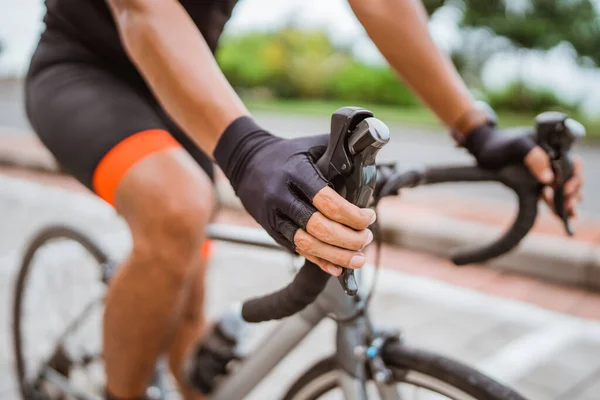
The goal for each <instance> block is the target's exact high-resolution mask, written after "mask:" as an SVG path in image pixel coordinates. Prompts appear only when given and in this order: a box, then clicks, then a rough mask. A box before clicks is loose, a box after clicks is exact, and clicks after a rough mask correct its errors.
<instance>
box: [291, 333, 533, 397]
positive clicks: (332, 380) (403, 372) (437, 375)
mask: <svg viewBox="0 0 600 400" xmlns="http://www.w3.org/2000/svg"><path fill="white" fill-rule="evenodd" d="M382 358H383V360H384V361H385V363H386V365H387V367H388V368H390V369H391V371H392V373H393V377H394V384H393V385H395V386H396V389H395V390H396V392H397V393H398V395H397V396H395V398H399V399H411V400H413V399H414V400H420V399H427V400H445V399H452V400H525V398H524V397H523V396H521V395H520V394H519V393H517V392H515V391H514V390H512V389H510V388H508V387H506V386H504V385H502V384H500V383H498V382H496V381H494V380H493V379H491V378H488V377H487V376H485V375H483V374H482V373H480V372H478V371H476V370H474V369H472V368H469V367H467V366H466V365H463V364H461V363H458V362H456V361H453V360H451V359H448V358H446V357H444V356H441V355H437V354H433V353H429V352H426V351H421V350H416V349H411V348H408V347H404V346H402V345H400V344H398V343H390V344H389V345H387V346H385V347H384V349H383V352H382ZM367 391H368V394H369V399H370V400H371V399H383V400H386V398H385V397H381V396H379V395H378V394H377V393H378V392H377V388H376V386H375V384H374V382H372V381H371V382H369V383H368V385H367ZM314 399H320V400H334V399H335V400H337V399H340V400H343V399H344V393H343V391H342V389H341V386H340V371H339V369H338V367H337V364H336V362H335V359H334V358H333V357H332V358H326V359H324V360H322V361H320V362H318V363H317V364H315V365H313V366H312V367H311V368H310V369H309V370H308V371H307V372H306V373H304V375H302V376H301V377H300V379H298V380H297V381H296V383H294V385H293V386H292V387H291V388H290V390H289V391H288V393H287V394H286V395H285V397H284V400H314Z"/></svg>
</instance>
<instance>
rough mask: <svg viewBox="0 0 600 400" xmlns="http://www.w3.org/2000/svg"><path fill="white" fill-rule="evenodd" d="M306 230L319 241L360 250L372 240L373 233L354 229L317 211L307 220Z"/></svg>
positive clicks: (367, 230)
mask: <svg viewBox="0 0 600 400" xmlns="http://www.w3.org/2000/svg"><path fill="white" fill-rule="evenodd" d="M306 231H307V232H308V233H309V234H311V235H312V236H314V237H316V238H317V239H319V240H320V241H321V242H324V243H328V244H331V245H333V246H337V247H341V248H344V249H348V250H361V249H363V248H364V247H365V246H366V245H368V244H369V243H371V241H372V240H373V233H372V232H371V231H370V230H369V229H364V230H362V231H355V230H353V229H350V228H348V227H347V226H344V225H342V224H340V223H339V222H334V221H331V220H330V219H327V218H326V217H325V216H324V215H323V214H321V213H320V212H319V211H317V212H315V213H314V214H313V215H312V216H311V217H310V219H309V220H308V223H307V224H306Z"/></svg>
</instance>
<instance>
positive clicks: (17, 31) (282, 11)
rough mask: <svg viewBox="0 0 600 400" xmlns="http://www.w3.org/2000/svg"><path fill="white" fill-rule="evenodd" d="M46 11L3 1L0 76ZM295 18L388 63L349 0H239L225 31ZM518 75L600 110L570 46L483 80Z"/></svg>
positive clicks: (443, 26)
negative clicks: (520, 73)
mask: <svg viewBox="0 0 600 400" xmlns="http://www.w3.org/2000/svg"><path fill="white" fill-rule="evenodd" d="M43 13H44V4H43V0H0V39H2V40H3V41H4V45H5V50H4V52H3V54H2V55H0V76H22V75H23V74H24V72H25V71H26V69H27V66H28V62H29V57H30V56H31V53H32V52H33V50H34V47H35V44H36V41H37V39H38V36H39V34H40V32H41V30H42V28H43V26H42V23H41V19H42V17H43ZM292 18H293V20H294V22H296V23H297V24H299V25H301V26H304V27H318V28H322V29H325V30H327V32H328V33H329V34H330V36H331V38H332V39H333V40H335V41H342V42H344V43H349V42H353V49H354V51H355V54H356V55H357V56H359V57H360V58H362V59H363V60H365V61H366V62H369V63H384V62H385V60H384V59H383V57H382V56H381V54H380V53H379V51H378V50H377V48H376V47H375V46H374V45H373V43H372V42H371V41H370V39H369V38H368V37H367V35H366V33H365V31H364V29H363V28H362V26H361V25H360V24H359V22H358V21H357V19H356V18H355V17H354V15H353V14H352V10H351V9H350V7H349V6H348V3H347V1H346V0H240V2H239V3H238V5H237V6H236V8H235V10H234V13H233V16H232V19H231V20H230V22H229V23H228V25H227V27H226V30H227V31H228V32H232V33H234V32H244V31H250V30H261V29H265V28H268V29H272V28H276V27H277V26H280V25H283V24H285V23H286V22H288V21H289V20H290V19H292ZM456 18H457V15H455V14H454V13H453V12H451V11H447V12H441V13H438V14H436V16H435V18H434V20H432V22H431V24H430V31H431V33H432V36H433V37H434V40H435V41H436V43H437V44H438V46H440V47H441V48H442V49H450V48H451V47H452V46H455V45H457V44H458V43H459V38H458V35H457V32H456V28H455V24H454V22H455V20H456ZM517 71H521V72H522V73H523V74H524V75H525V76H526V79H527V80H528V82H530V83H531V84H532V85H536V86H540V87H549V88H552V89H554V90H555V91H557V92H558V93H559V94H560V95H561V96H565V97H566V98H567V99H583V100H584V107H585V109H586V111H587V112H588V113H589V114H594V113H595V112H596V110H598V109H600V71H597V70H593V71H582V70H581V69H580V68H578V67H577V66H576V65H575V63H574V61H573V57H572V54H571V53H570V49H568V47H560V48H557V49H555V50H554V51H552V52H549V53H547V54H545V55H543V56H542V55H539V54H530V55H528V56H527V57H521V58H517V57H515V56H514V55H511V54H497V55H496V56H494V57H493V58H492V59H490V61H489V62H488V64H487V66H486V69H485V71H484V82H485V83H486V84H487V85H488V86H490V87H502V86H503V85H505V84H506V83H507V82H508V81H510V80H511V79H513V78H514V76H515V75H516V73H517Z"/></svg>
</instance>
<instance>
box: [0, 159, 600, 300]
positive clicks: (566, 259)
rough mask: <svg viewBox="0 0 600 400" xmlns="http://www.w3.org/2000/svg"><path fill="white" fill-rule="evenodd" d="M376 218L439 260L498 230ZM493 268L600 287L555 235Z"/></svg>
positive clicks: (592, 256) (44, 167)
mask: <svg viewBox="0 0 600 400" xmlns="http://www.w3.org/2000/svg"><path fill="white" fill-rule="evenodd" d="M0 165H3V166H9V167H13V168H22V169H29V170H35V171H39V172H45V173H51V174H58V173H59V169H58V166H57V165H56V163H55V162H54V160H52V159H49V158H47V157H46V155H45V154H44V156H43V157H40V153H39V152H38V151H34V152H32V154H31V155H30V156H21V157H20V156H19V155H14V154H11V153H10V152H0ZM217 192H218V196H219V200H220V203H221V204H222V205H223V206H224V207H226V208H229V209H233V210H237V211H243V210H244V207H243V206H242V204H241V202H240V201H239V199H238V198H237V197H236V196H235V193H234V192H233V189H232V188H231V186H230V185H229V183H228V182H227V181H226V180H224V179H217ZM382 211H383V212H382V213H381V214H380V222H381V226H382V230H383V237H384V242H386V243H390V244H394V245H398V246H402V247H404V248H406V249H410V250H416V251H421V252H425V253H429V254H433V255H436V256H440V257H445V258H447V257H449V256H450V255H451V254H452V253H453V252H454V251H456V250H457V249H459V248H462V247H470V246H473V245H477V244H483V243H487V242H490V241H491V240H493V239H494V238H497V237H498V236H499V235H500V234H501V233H502V232H501V228H498V227H495V226H491V225H488V224H484V223H478V222H472V221H464V220H460V219H456V218H450V217H444V216H441V215H435V217H431V218H428V217H427V216H424V215H412V214H411V213H410V212H409V211H407V210H397V209H394V212H393V213H389V212H387V213H386V212H385V211H384V210H382ZM487 265H488V266H490V267H492V268H497V269H501V270H506V271H511V272H515V273H522V274H527V275H531V276H535V277H539V278H542V279H545V280H550V281H555V282H560V283H565V284H570V285H576V286H580V287H586V288H593V289H600V246H597V245H594V244H591V243H585V242H580V241H576V240H570V239H568V238H562V237H557V236H553V235H544V234H540V233H532V234H530V235H528V236H527V237H526V238H525V239H524V240H523V242H522V243H521V244H520V245H519V247H518V248H516V249H515V250H513V251H512V252H511V253H509V254H507V255H505V256H503V257H500V258H497V259H495V260H493V261H490V262H489V263H487Z"/></svg>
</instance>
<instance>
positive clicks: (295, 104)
mask: <svg viewBox="0 0 600 400" xmlns="http://www.w3.org/2000/svg"><path fill="white" fill-rule="evenodd" d="M244 102H245V103H246V106H247V107H248V108H249V109H250V110H251V111H268V112H279V113H286V114H298V115H318V116H328V115H331V113H332V112H333V111H335V110H337V109H338V108H340V107H343V106H348V105H360V106H361V107H364V108H366V109H368V110H370V111H372V112H373V114H375V116H377V118H379V119H381V120H383V121H384V122H397V123H403V124H406V125H414V126H422V127H429V128H440V129H443V127H442V125H441V123H440V122H439V121H438V120H437V118H436V117H435V116H434V114H433V113H432V112H431V111H429V109H427V108H425V107H415V108H398V107H394V106H385V105H377V104H348V102H343V101H325V100H310V101H309V100H278V99H274V100H262V99H260V100H259V99H255V98H244ZM498 117H499V119H500V127H512V126H532V125H533V121H534V118H535V115H533V114H518V113H510V112H500V113H498ZM575 118H576V119H578V120H579V121H580V122H582V123H583V124H584V125H585V127H586V129H587V139H591V140H594V141H599V142H600V120H596V121H590V120H585V119H583V118H577V117H576V116H575Z"/></svg>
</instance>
